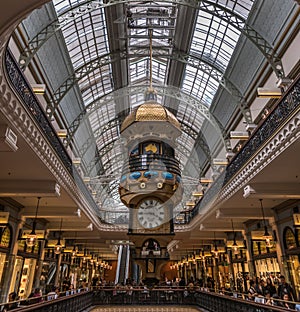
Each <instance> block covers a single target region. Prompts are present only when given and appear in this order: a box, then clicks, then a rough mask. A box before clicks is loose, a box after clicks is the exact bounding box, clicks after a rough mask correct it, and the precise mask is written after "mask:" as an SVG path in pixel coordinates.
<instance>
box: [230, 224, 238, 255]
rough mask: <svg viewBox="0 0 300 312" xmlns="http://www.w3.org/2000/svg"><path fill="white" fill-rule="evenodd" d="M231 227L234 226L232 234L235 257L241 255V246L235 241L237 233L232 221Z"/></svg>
mask: <svg viewBox="0 0 300 312" xmlns="http://www.w3.org/2000/svg"><path fill="white" fill-rule="evenodd" d="M231 225H232V232H233V244H232V250H233V254H234V255H238V254H239V246H238V244H237V243H236V239H235V231H234V227H233V221H232V219H231Z"/></svg>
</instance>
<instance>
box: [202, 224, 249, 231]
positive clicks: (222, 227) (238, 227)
mask: <svg viewBox="0 0 300 312" xmlns="http://www.w3.org/2000/svg"><path fill="white" fill-rule="evenodd" d="M234 229H235V231H243V230H244V226H243V224H241V223H237V224H235V225H234ZM199 230H200V231H213V232H214V231H216V232H218V231H221V232H230V231H232V224H231V222H227V223H225V222H222V223H217V222H214V223H201V224H200V226H199Z"/></svg>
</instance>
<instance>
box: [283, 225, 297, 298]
mask: <svg viewBox="0 0 300 312" xmlns="http://www.w3.org/2000/svg"><path fill="white" fill-rule="evenodd" d="M283 245H284V248H285V257H284V259H283V263H284V266H285V271H286V272H287V273H288V278H289V281H290V282H291V284H292V285H293V287H294V289H295V292H296V295H297V298H295V299H298V298H299V295H300V229H292V228H291V227H286V228H285V229H284V231H283Z"/></svg>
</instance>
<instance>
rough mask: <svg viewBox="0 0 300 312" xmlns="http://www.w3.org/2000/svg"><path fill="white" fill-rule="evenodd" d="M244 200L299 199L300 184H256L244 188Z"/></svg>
mask: <svg viewBox="0 0 300 312" xmlns="http://www.w3.org/2000/svg"><path fill="white" fill-rule="evenodd" d="M243 196H244V198H248V197H250V198H262V199H263V198H272V199H276V198H283V199H299V198H300V187H299V183H297V184H293V183H277V185H276V184H274V183H254V184H248V185H246V186H245V187H244V194H243Z"/></svg>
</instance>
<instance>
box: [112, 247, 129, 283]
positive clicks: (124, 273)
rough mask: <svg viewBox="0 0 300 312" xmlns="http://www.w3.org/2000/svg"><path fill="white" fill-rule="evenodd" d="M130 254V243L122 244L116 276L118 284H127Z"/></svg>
mask: <svg viewBox="0 0 300 312" xmlns="http://www.w3.org/2000/svg"><path fill="white" fill-rule="evenodd" d="M129 256H130V249H129V245H120V246H119V255H118V266H117V271H116V278H115V284H116V285H117V284H123V285H125V283H126V280H127V278H128V271H129Z"/></svg>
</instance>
